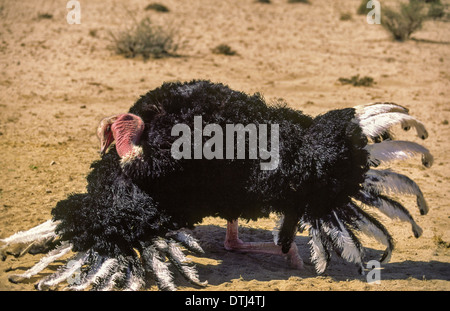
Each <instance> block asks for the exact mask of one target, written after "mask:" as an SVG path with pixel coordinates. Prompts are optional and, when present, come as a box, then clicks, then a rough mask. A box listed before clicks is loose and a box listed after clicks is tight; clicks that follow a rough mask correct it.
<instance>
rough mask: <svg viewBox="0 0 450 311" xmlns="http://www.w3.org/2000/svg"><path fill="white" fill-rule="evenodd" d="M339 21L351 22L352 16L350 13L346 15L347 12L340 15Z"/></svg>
mask: <svg viewBox="0 0 450 311" xmlns="http://www.w3.org/2000/svg"><path fill="white" fill-rule="evenodd" d="M339 19H340V20H341V21H349V20H352V14H351V13H348V12H344V13H341V16H340V17H339Z"/></svg>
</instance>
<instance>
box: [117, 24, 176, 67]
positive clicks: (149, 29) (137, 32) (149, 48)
mask: <svg viewBox="0 0 450 311" xmlns="http://www.w3.org/2000/svg"><path fill="white" fill-rule="evenodd" d="M110 36H111V39H112V41H113V43H114V44H113V45H112V46H111V48H113V49H114V50H115V51H116V53H117V54H122V55H124V56H125V57H127V58H133V57H136V56H138V55H141V56H142V57H143V58H144V59H148V58H150V57H152V58H162V57H169V56H175V55H176V54H175V52H176V50H177V49H178V45H177V44H176V43H175V42H174V39H173V34H172V32H168V31H165V30H164V29H162V28H161V27H157V26H153V25H152V24H151V22H150V19H149V18H144V19H143V20H142V21H141V22H139V23H135V25H134V26H133V27H132V28H131V29H127V30H124V31H121V32H119V33H117V34H113V33H112V32H110Z"/></svg>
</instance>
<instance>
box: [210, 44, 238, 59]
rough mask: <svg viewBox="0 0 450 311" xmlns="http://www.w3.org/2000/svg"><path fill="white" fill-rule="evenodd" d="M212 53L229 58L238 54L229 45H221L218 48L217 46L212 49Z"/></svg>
mask: <svg viewBox="0 0 450 311" xmlns="http://www.w3.org/2000/svg"><path fill="white" fill-rule="evenodd" d="M212 52H213V53H214V54H223V55H228V56H232V55H236V54H237V52H236V51H235V50H233V49H232V48H231V47H230V46H229V45H227V44H219V45H218V46H216V47H215V48H213V49H212Z"/></svg>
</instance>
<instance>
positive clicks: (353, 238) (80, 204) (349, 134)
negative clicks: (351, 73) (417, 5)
mask: <svg viewBox="0 0 450 311" xmlns="http://www.w3.org/2000/svg"><path fill="white" fill-rule="evenodd" d="M199 116H201V121H202V122H203V123H202V124H201V127H202V128H205V130H204V132H203V136H202V137H201V141H200V142H199V141H198V140H197V141H195V139H194V142H189V145H184V147H183V148H188V149H189V150H194V152H195V150H199V149H196V148H198V144H199V143H200V144H201V146H209V147H210V151H211V150H213V149H214V148H216V149H214V150H213V151H217V150H218V149H217V148H220V147H221V146H220V143H223V140H220V139H219V140H214V142H215V147H214V148H212V147H211V139H212V136H213V135H212V134H213V133H212V131H209V132H208V133H206V132H207V131H206V129H207V127H206V125H208V124H215V125H218V126H219V127H220V128H226V126H227V125H230V124H231V125H237V124H242V125H249V124H253V125H256V126H260V125H269V126H273V127H276V128H277V129H279V140H278V141H277V142H278V145H277V146H276V145H275V144H274V143H273V142H276V141H275V140H270V144H267V145H266V146H265V147H266V151H267V150H270V149H271V148H272V149H274V148H277V151H278V154H279V158H278V159H277V163H276V165H275V166H274V167H273V168H272V169H264V170H263V169H261V168H262V166H261V165H262V164H264V163H266V162H267V161H266V160H267V157H266V158H265V159H266V160H263V159H262V158H263V157H259V158H258V157H257V158H251V157H249V156H248V155H247V154H246V157H244V158H235V157H234V158H233V157H226V158H225V157H223V156H220V153H215V154H216V155H217V156H216V157H213V158H205V157H202V158H198V157H197V158H196V157H194V158H189V157H184V158H179V157H178V158H177V157H174V155H173V152H172V151H173V146H174V143H176V140H177V139H179V137H178V136H177V133H176V131H175V133H174V131H173V129H174V126H175V125H177V124H184V126H185V127H188V128H191V129H193V128H194V129H195V125H196V124H195V122H196V121H195V120H199V119H198V118H199ZM196 118H197V119H196ZM396 124H400V125H401V126H402V127H403V128H404V129H405V130H407V129H409V128H410V127H415V128H416V130H417V134H418V136H419V137H420V138H422V139H425V138H426V137H427V136H428V134H427V132H426V130H425V128H424V126H423V124H422V123H420V122H419V121H417V120H416V119H415V118H413V117H411V116H410V115H409V114H408V110H407V109H406V108H404V107H402V106H399V105H396V104H393V103H375V104H369V105H363V106H358V107H355V108H347V109H341V110H333V111H330V112H328V113H326V114H323V115H321V116H318V117H316V118H312V117H309V116H307V115H304V114H303V113H302V112H300V111H296V110H293V109H290V108H288V107H286V106H285V105H267V104H266V103H265V101H264V99H263V98H262V97H261V96H260V95H259V94H255V95H252V96H249V95H247V94H244V93H241V92H237V91H233V90H231V89H230V88H228V87H227V86H224V85H222V84H214V83H211V82H209V81H192V82H187V83H165V84H163V85H162V86H161V87H159V88H157V89H155V90H153V91H150V92H148V93H147V94H146V95H144V96H142V97H141V98H140V99H139V100H138V101H137V102H136V103H135V104H134V105H133V106H132V107H131V109H130V110H129V112H128V113H123V114H118V115H116V116H113V117H109V118H105V119H104V120H102V122H101V123H100V126H99V128H98V133H97V134H98V136H99V138H100V141H101V152H102V159H101V160H99V161H96V162H94V163H93V165H92V172H91V173H90V174H89V176H88V178H87V181H88V186H87V192H86V193H83V194H73V195H70V196H69V197H68V198H67V199H65V200H62V201H60V202H59V203H58V204H57V205H56V207H55V208H54V209H53V210H52V215H53V219H52V220H49V221H47V222H45V223H44V224H41V225H39V226H37V227H35V228H32V229H30V230H29V231H26V232H19V233H17V234H15V235H13V236H11V237H9V238H6V239H4V240H3V242H4V243H6V244H7V246H8V245H11V244H13V243H24V244H25V245H27V246H26V247H25V248H24V249H23V251H22V252H21V253H22V254H23V253H26V252H31V251H34V252H36V251H37V248H38V247H40V248H42V247H44V248H46V249H45V250H46V251H49V253H48V254H47V256H45V257H43V258H42V259H41V260H40V262H39V263H38V264H36V266H34V267H33V268H31V269H30V270H28V271H26V272H25V273H23V274H21V275H13V276H11V277H10V280H11V281H14V282H19V281H21V280H23V279H26V278H29V277H31V276H32V275H36V274H37V273H39V272H40V271H42V270H43V269H44V268H45V267H46V266H47V265H48V264H49V263H51V262H53V261H54V260H55V259H56V258H59V257H60V256H62V255H64V254H66V253H68V252H69V251H70V250H72V251H73V252H75V256H74V257H73V258H71V260H70V261H68V263H67V264H66V265H65V266H63V267H62V268H61V269H60V270H59V271H57V272H56V273H54V274H51V275H49V276H47V277H44V278H42V279H41V280H40V281H39V282H38V283H37V285H36V286H37V288H38V289H43V288H48V287H53V286H56V285H57V284H58V283H60V282H62V281H64V280H67V279H68V278H69V277H70V276H72V275H73V274H74V271H81V274H79V275H78V277H77V278H75V279H74V278H73V277H72V278H69V280H70V282H68V283H69V284H68V287H69V288H70V289H74V290H80V289H85V288H89V287H91V288H93V289H112V288H121V289H139V288H142V287H145V286H146V285H148V284H147V281H148V276H149V275H153V276H154V279H155V280H156V284H157V285H158V286H159V288H160V289H163V290H172V289H175V284H174V283H173V278H172V272H171V271H170V269H169V268H170V264H172V265H173V266H174V267H175V268H176V269H177V270H178V271H179V272H181V274H182V275H183V276H185V277H186V278H187V279H188V280H189V281H191V282H192V283H194V284H197V285H199V286H205V284H206V283H202V282H200V280H199V278H198V275H197V272H196V270H195V267H193V266H192V265H190V264H189V262H188V260H187V259H186V257H185V255H184V254H183V253H182V251H181V249H180V243H181V244H183V245H184V246H185V247H186V248H188V250H192V251H197V252H201V251H202V250H201V247H200V245H199V242H198V241H196V240H195V239H194V238H193V237H191V236H190V235H188V234H186V233H185V232H183V231H182V230H180V229H182V228H192V227H193V226H194V225H195V224H197V223H199V222H200V221H201V220H202V219H203V218H204V217H206V216H219V217H222V218H224V219H226V220H227V221H228V227H227V232H226V237H225V248H226V249H227V250H235V251H241V252H262V253H270V254H280V255H285V256H286V257H287V258H288V259H289V262H290V263H291V265H292V266H293V267H295V268H302V260H301V258H300V256H299V254H298V249H297V246H296V244H295V243H294V237H295V234H296V232H297V231H298V230H308V231H309V236H310V241H309V244H310V250H311V261H312V262H313V264H314V266H315V270H316V271H317V273H319V274H320V273H323V272H324V271H325V269H326V268H327V265H328V263H329V261H330V257H331V255H332V253H336V254H337V255H338V256H341V257H342V258H344V259H345V260H347V261H349V262H353V263H355V264H356V265H357V267H358V270H359V271H360V272H361V273H363V272H364V269H363V253H364V249H363V246H362V245H361V243H360V241H359V239H358V238H357V235H356V233H357V232H359V231H360V232H363V233H365V234H367V235H369V236H372V237H374V238H375V239H376V240H378V241H379V242H380V243H382V244H383V245H385V247H386V250H385V252H384V254H383V256H382V258H381V261H382V262H387V261H388V260H389V258H390V256H391V252H392V250H393V249H394V243H393V238H392V237H391V235H390V234H389V232H388V230H387V229H386V228H385V227H384V226H383V225H382V224H381V223H380V222H379V221H378V220H377V219H376V217H375V216H374V215H373V214H371V213H369V212H368V211H367V210H366V207H367V206H370V207H374V208H376V209H378V210H379V211H380V212H382V213H384V214H386V215H387V216H389V217H391V218H397V219H400V220H402V221H406V222H409V223H410V224H411V226H412V231H413V233H414V236H415V237H419V236H420V235H421V233H422V229H421V228H420V227H419V226H418V225H417V223H416V222H415V221H414V219H413V217H412V216H411V214H410V213H409V212H408V211H407V209H406V208H405V207H403V206H402V205H401V204H400V203H399V202H397V201H395V200H393V199H391V198H390V197H388V196H387V195H389V194H394V193H395V194H409V195H414V196H416V197H417V204H418V207H419V210H420V213H421V214H422V215H424V214H426V213H427V212H428V207H427V204H426V202H425V199H424V197H423V194H422V192H421V190H420V189H419V187H418V186H417V184H416V183H414V181H412V180H411V179H410V178H408V177H406V176H404V175H401V174H398V173H395V172H393V171H391V170H389V169H375V167H377V166H379V165H380V164H386V163H388V162H390V161H392V160H398V159H406V158H409V157H412V156H414V155H417V154H421V155H422V163H423V164H424V165H425V166H427V167H429V166H430V165H431V164H432V160H433V158H432V156H431V155H430V153H429V152H428V150H427V149H426V148H424V147H422V146H420V145H419V144H416V143H414V142H408V141H396V140H394V138H393V137H392V134H391V132H390V128H391V127H392V126H394V125H396ZM197 125H198V124H197ZM259 128H260V129H261V127H259ZM216 130H217V127H216ZM178 134H179V133H178ZM197 134H198V133H195V130H194V133H193V135H194V136H195V135H197ZM244 134H245V132H244ZM247 134H248V135H245V136H244V138H245V140H243V141H241V144H245V146H246V147H247V149H245V150H247V151H248V152H249V153H250V151H251V148H252V146H253V149H254V148H255V146H254V145H252V143H253V142H252V141H251V138H250V136H251V135H250V133H249V132H248V133H247ZM233 135H234V133H233ZM273 135H275V134H273V133H271V134H270V135H269V136H270V138H272V136H273ZM237 136H238V135H237ZM257 137H259V140H258V144H259V145H258V146H260V144H262V143H264V141H262V138H261V137H263V136H257ZM233 138H236V139H238V138H237V137H234V136H233ZM241 138H242V137H241ZM227 139H228V138H227ZM113 142H115V148H109V147H110V146H111V144H112V143H113ZM244 142H245V143H244ZM265 143H267V141H266V142H265ZM208 144H209V145H208ZM233 146H234V145H233ZM178 147H179V146H178ZM191 147H192V148H191ZM241 147H242V146H241ZM108 149H110V150H109V151H108ZM189 150H188V151H189ZM183 151H186V150H183ZM231 151H232V155H236V152H239V151H238V148H237V146H234V147H233V149H232V150H231ZM261 153H262V151H261V150H260V155H261ZM270 213H277V214H278V215H280V218H281V221H280V227H279V228H278V229H277V230H276V234H275V239H274V241H275V243H274V242H267V243H258V242H253V243H246V242H243V241H241V240H240V239H239V237H238V232H237V229H238V222H237V220H238V218H242V219H258V218H261V217H267V216H268V215H269V214H270ZM30 243H31V244H30ZM41 250H42V249H41ZM5 254H6V252H5ZM166 258H167V259H169V261H168V262H166V260H165V259H166ZM169 262H170V264H169Z"/></svg>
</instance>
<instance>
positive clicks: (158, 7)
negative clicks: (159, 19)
mask: <svg viewBox="0 0 450 311" xmlns="http://www.w3.org/2000/svg"><path fill="white" fill-rule="evenodd" d="M145 10H146V11H149V10H153V11H156V12H161V13H167V12H169V9H168V8H167V7H166V6H165V5H163V4H159V3H151V4H149V5H147V6H146V7H145Z"/></svg>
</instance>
